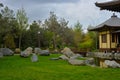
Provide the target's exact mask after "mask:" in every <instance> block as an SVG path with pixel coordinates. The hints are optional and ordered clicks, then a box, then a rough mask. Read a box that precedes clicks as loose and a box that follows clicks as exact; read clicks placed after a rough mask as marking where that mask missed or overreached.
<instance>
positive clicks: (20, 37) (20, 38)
mask: <svg viewBox="0 0 120 80" xmlns="http://www.w3.org/2000/svg"><path fill="white" fill-rule="evenodd" d="M21 40H22V34H20V36H19V49H20V48H21Z"/></svg>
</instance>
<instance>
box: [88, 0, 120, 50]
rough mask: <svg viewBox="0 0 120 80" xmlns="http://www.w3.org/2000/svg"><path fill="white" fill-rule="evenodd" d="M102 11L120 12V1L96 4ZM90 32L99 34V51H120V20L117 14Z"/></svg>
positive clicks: (114, 0)
mask: <svg viewBox="0 0 120 80" xmlns="http://www.w3.org/2000/svg"><path fill="white" fill-rule="evenodd" d="M95 5H96V6H97V7H99V8H100V10H109V11H114V12H120V0H113V1H109V2H103V3H97V2H96V3H95ZM90 31H97V32H98V34H99V50H100V51H112V50H115V51H117V50H119V51H120V18H118V17H117V16H116V15H115V14H113V15H112V16H111V18H110V19H108V20H106V21H105V22H103V23H101V24H99V25H98V26H96V27H95V28H92V29H90Z"/></svg>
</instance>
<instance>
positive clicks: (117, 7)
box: [95, 0, 120, 12]
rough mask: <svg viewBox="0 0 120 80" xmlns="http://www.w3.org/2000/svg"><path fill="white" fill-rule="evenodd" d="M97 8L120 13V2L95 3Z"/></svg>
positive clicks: (119, 0)
mask: <svg viewBox="0 0 120 80" xmlns="http://www.w3.org/2000/svg"><path fill="white" fill-rule="evenodd" d="M95 5H96V6H97V7H100V9H101V10H110V11H116V12H120V0H114V1H109V2H103V3H97V2H96V3H95Z"/></svg>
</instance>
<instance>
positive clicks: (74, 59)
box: [59, 47, 94, 65]
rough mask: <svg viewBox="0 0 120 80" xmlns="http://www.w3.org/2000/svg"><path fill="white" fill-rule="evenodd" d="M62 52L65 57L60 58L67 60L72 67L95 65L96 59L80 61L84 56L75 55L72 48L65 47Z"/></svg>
mask: <svg viewBox="0 0 120 80" xmlns="http://www.w3.org/2000/svg"><path fill="white" fill-rule="evenodd" d="M61 52H62V53H63V55H61V56H59V58H61V59H63V60H67V61H68V62H69V63H70V64H72V65H94V58H86V59H85V60H79V59H78V58H82V56H81V55H80V54H75V53H73V52H72V51H71V49H70V48H67V47H65V48H64V49H63V50H62V51H61Z"/></svg>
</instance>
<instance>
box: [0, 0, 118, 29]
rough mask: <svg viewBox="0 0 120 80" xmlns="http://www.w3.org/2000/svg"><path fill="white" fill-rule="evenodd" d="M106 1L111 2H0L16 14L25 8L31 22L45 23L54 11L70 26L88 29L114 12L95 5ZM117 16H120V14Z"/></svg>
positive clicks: (30, 0) (32, 0) (29, 0)
mask: <svg viewBox="0 0 120 80" xmlns="http://www.w3.org/2000/svg"><path fill="white" fill-rule="evenodd" d="M105 1H110V0H0V2H1V3H3V4H4V5H5V6H8V7H9V8H10V9H12V10H14V11H15V12H16V11H17V9H20V8H21V7H24V9H25V11H26V13H27V16H28V17H29V22H32V21H34V20H41V21H44V20H45V19H46V18H48V17H49V13H50V11H53V12H55V14H56V15H57V16H58V18H65V19H66V20H68V21H69V25H70V26H73V25H74V24H75V23H76V22H77V21H79V22H80V23H81V24H82V25H83V27H84V28H87V27H88V25H93V26H96V25H98V24H100V23H101V22H103V21H105V20H107V19H109V18H110V16H111V15H112V14H113V12H110V11H106V10H103V11H100V9H99V8H98V7H96V6H95V4H94V3H95V2H105ZM116 14H117V15H118V16H120V15H119V13H116Z"/></svg>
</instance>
